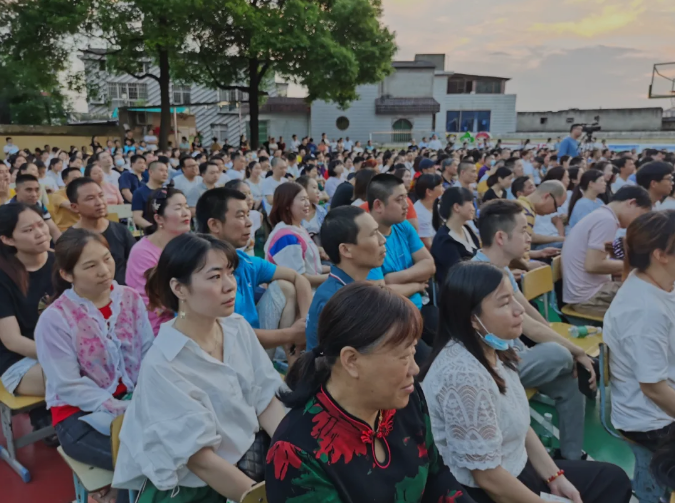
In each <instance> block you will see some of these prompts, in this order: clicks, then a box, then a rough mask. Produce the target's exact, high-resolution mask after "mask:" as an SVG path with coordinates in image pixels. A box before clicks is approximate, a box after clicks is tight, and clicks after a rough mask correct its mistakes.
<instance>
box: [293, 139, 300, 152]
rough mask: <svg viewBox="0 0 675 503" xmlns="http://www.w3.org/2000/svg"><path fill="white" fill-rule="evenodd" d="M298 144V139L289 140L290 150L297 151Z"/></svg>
mask: <svg viewBox="0 0 675 503" xmlns="http://www.w3.org/2000/svg"><path fill="white" fill-rule="evenodd" d="M299 146H300V141H298V140H293V141H292V142H291V151H292V152H297V151H298V147H299Z"/></svg>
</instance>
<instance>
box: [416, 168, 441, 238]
mask: <svg viewBox="0 0 675 503" xmlns="http://www.w3.org/2000/svg"><path fill="white" fill-rule="evenodd" d="M415 195H417V202H416V203H415V204H414V205H413V206H414V207H415V211H416V212H417V222H418V224H419V229H418V231H417V232H418V233H419V235H420V239H421V240H422V242H423V243H424V246H426V247H427V250H430V249H431V243H432V241H433V239H434V236H435V235H436V231H435V230H434V226H433V225H432V222H431V221H432V219H433V212H434V204H435V203H436V201H437V200H438V198H439V197H441V196H442V195H443V178H441V176H440V175H422V176H420V177H419V178H418V179H417V182H416V183H415Z"/></svg>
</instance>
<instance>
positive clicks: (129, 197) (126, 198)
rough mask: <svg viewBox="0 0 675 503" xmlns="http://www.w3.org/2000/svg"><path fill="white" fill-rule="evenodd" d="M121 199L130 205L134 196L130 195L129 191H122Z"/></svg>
mask: <svg viewBox="0 0 675 503" xmlns="http://www.w3.org/2000/svg"><path fill="white" fill-rule="evenodd" d="M121 192H122V197H123V198H124V202H125V203H128V204H131V200H132V199H133V197H134V195H133V194H132V193H131V189H122V190H121Z"/></svg>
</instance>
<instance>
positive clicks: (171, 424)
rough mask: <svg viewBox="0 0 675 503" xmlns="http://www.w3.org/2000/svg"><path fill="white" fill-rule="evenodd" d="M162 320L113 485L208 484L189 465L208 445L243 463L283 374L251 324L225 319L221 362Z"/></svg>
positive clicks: (127, 419)
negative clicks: (242, 458)
mask: <svg viewBox="0 0 675 503" xmlns="http://www.w3.org/2000/svg"><path fill="white" fill-rule="evenodd" d="M174 321H175V320H172V321H169V322H167V323H164V324H163V325H162V327H161V328H160V330H159V335H158V336H157V338H156V339H155V343H154V344H153V346H152V348H151V349H150V351H148V354H147V355H146V357H145V359H144V360H143V365H142V367H141V373H140V376H139V378H138V383H137V385H136V390H135V391H134V396H133V399H132V400H131V404H130V405H129V408H128V409H127V412H126V414H125V416H124V424H123V426H122V431H121V433H120V450H119V454H118V458H117V463H116V465H115V475H114V478H113V486H114V487H119V488H124V489H134V490H139V489H140V488H141V486H142V485H143V482H144V481H145V479H146V478H148V479H150V481H151V482H152V483H153V484H154V485H155V486H156V487H157V488H158V489H159V490H160V491H168V490H171V489H173V488H175V487H176V486H185V487H204V486H205V485H206V483H205V482H204V481H203V480H201V479H200V478H199V477H197V476H196V475H195V474H194V473H192V472H191V471H190V470H189V469H188V468H187V462H188V460H189V459H190V457H191V456H192V455H193V454H195V453H197V452H198V451H199V450H200V449H202V448H204V447H207V446H210V447H213V449H214V451H215V452H216V454H218V456H220V457H221V458H223V459H224V460H226V461H228V462H229V463H232V464H235V463H237V462H238V461H239V460H240V459H241V457H242V456H243V455H244V453H246V451H248V449H249V448H250V447H251V445H252V444H253V440H254V436H255V434H256V432H257V431H259V429H260V426H259V422H258V416H259V415H260V414H262V413H263V412H264V411H265V409H266V408H267V406H268V405H269V404H270V402H271V401H272V399H273V398H274V395H275V394H276V393H277V391H278V390H279V388H280V387H281V386H283V382H282V380H281V377H280V376H279V374H278V373H277V371H276V370H275V369H274V367H273V366H272V362H271V361H270V359H269V357H268V356H267V353H265V350H263V348H262V346H261V345H260V342H258V338H257V337H256V335H255V333H254V332H253V329H252V328H251V326H250V325H249V324H248V322H247V321H246V320H245V319H244V318H243V317H242V316H240V315H238V314H232V315H231V316H229V317H227V318H223V319H221V326H222V329H223V336H224V337H223V362H220V361H219V360H216V359H215V358H212V357H211V356H210V355H209V354H208V353H206V352H204V351H203V350H202V349H201V348H200V347H199V345H198V344H197V343H196V342H194V341H193V340H192V339H190V338H188V337H186V336H185V335H183V334H182V333H181V332H179V331H178V330H176V329H175V328H173V324H174Z"/></svg>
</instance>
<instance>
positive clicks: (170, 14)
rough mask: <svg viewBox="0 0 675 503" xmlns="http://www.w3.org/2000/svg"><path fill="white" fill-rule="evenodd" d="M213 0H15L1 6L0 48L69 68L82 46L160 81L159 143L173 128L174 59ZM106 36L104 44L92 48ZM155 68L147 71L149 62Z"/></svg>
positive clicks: (38, 63) (112, 65)
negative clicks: (194, 18) (194, 17)
mask: <svg viewBox="0 0 675 503" xmlns="http://www.w3.org/2000/svg"><path fill="white" fill-rule="evenodd" d="M205 1H211V0H161V1H159V0H130V1H125V2H119V1H117V0H16V1H12V2H4V3H3V6H2V7H1V8H0V26H2V27H4V33H5V35H4V36H3V37H2V38H0V42H1V43H2V45H1V46H0V50H2V52H4V53H5V54H13V55H14V56H15V57H16V58H18V59H19V60H21V61H22V62H23V63H24V64H25V65H26V66H27V67H29V68H31V69H34V70H35V71H36V73H37V71H38V70H39V69H42V70H44V69H45V68H48V69H54V70H55V71H67V70H68V69H69V67H70V60H69V58H70V55H71V54H73V53H75V52H77V51H81V52H83V53H85V54H86V53H91V54H96V55H98V56H103V57H105V58H106V67H107V68H108V70H109V71H111V72H112V73H128V74H129V75H132V76H134V77H136V78H138V79H142V78H150V79H153V80H155V81H156V82H157V83H158V84H159V87H160V96H161V119H160V137H159V146H160V148H161V149H166V147H167V144H168V136H169V130H170V129H171V109H170V105H171V95H170V86H171V62H172V60H175V59H176V58H178V57H180V54H181V52H182V50H183V49H184V45H185V44H186V40H187V38H188V36H189V34H190V30H191V21H190V16H191V14H192V13H193V12H194V10H195V9H197V8H198V7H199V5H200V4H201V3H203V2H205ZM214 1H215V0H214ZM92 42H94V43H97V42H102V43H103V44H104V45H105V49H104V50H100V49H98V50H92V48H91V45H92ZM146 62H147V63H150V65H149V66H150V67H153V68H156V69H157V71H156V72H150V71H149V72H144V71H143V68H144V63H146Z"/></svg>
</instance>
